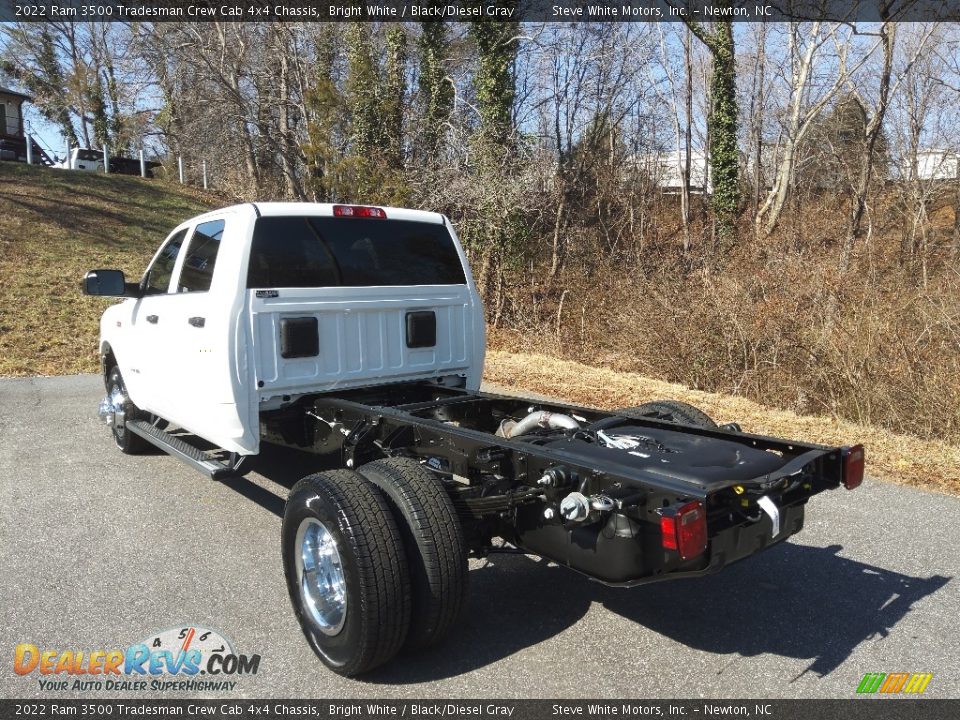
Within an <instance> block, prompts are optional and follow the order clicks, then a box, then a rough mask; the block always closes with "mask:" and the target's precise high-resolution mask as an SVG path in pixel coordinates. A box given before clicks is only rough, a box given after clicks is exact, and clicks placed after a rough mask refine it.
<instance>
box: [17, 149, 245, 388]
mask: <svg viewBox="0 0 960 720" xmlns="http://www.w3.org/2000/svg"><path fill="white" fill-rule="evenodd" d="M224 204H226V203H225V202H224V201H223V200H220V199H218V198H216V197H214V196H213V195H210V194H207V193H203V192H200V191H198V190H195V189H192V188H187V187H180V186H175V185H169V184H166V183H161V182H159V181H156V180H141V179H140V178H133V177H128V176H122V177H121V176H115V175H111V176H104V175H95V174H93V173H85V172H77V171H74V172H70V171H65V170H51V169H45V168H37V167H29V166H27V165H21V164H18V163H9V162H4V163H0V376H3V375H59V374H67V373H80V372H92V371H94V370H96V369H97V367H98V364H99V360H98V357H97V336H98V332H99V327H98V323H99V320H100V315H101V313H102V312H103V309H104V308H105V307H106V306H107V305H108V304H109V303H110V302H111V301H109V300H103V299H100V298H90V297H86V296H84V295H83V294H81V292H80V282H81V280H82V279H83V275H84V273H86V272H87V271H88V270H91V269H93V268H98V267H101V268H102V267H107V268H120V269H122V270H124V271H125V272H126V273H127V275H128V276H129V277H132V278H139V277H140V274H141V273H142V272H143V270H144V268H145V267H146V264H147V262H148V261H149V260H150V257H151V256H152V255H153V253H154V251H155V250H156V249H157V247H158V246H159V245H160V242H161V241H162V240H163V238H164V237H165V236H166V235H167V233H169V232H170V230H172V229H173V228H174V226H176V225H177V224H178V223H180V222H181V221H183V220H185V219H186V218H188V217H191V216H193V215H196V214H197V213H200V212H203V211H204V210H208V209H210V208H211V207H214V206H216V205H224Z"/></svg>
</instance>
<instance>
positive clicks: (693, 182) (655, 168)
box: [638, 150, 713, 195]
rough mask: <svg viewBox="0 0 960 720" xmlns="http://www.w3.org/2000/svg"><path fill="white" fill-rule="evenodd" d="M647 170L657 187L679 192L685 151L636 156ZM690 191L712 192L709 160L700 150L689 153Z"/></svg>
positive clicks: (681, 186) (681, 185)
mask: <svg viewBox="0 0 960 720" xmlns="http://www.w3.org/2000/svg"><path fill="white" fill-rule="evenodd" d="M638 162H639V163H640V164H642V165H643V166H644V168H645V169H646V170H647V172H649V173H650V175H651V176H652V177H653V178H654V181H655V182H656V184H657V187H659V188H662V189H663V190H665V191H666V192H677V193H678V192H680V191H681V190H683V168H684V165H685V163H686V153H685V152H684V151H682V150H673V151H669V152H662V153H657V154H655V155H647V156H644V157H641V158H638ZM690 191H691V192H695V193H703V192H706V193H707V194H708V195H709V194H711V193H712V192H713V182H712V179H711V177H710V162H709V160H708V158H707V156H706V154H705V153H704V152H703V151H702V150H693V151H691V153H690Z"/></svg>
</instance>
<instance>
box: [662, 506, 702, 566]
mask: <svg viewBox="0 0 960 720" xmlns="http://www.w3.org/2000/svg"><path fill="white" fill-rule="evenodd" d="M660 532H661V533H662V534H663V547H664V549H666V550H676V551H677V552H678V553H679V554H680V557H681V558H682V559H683V560H689V559H690V558H695V557H697V556H698V555H702V554H703V552H704V551H705V550H706V549H707V513H706V511H705V510H704V508H703V503H701V502H699V501H698V500H694V501H693V502H688V503H687V504H686V505H681V506H680V507H668V508H664V509H663V511H662V515H661V516H660Z"/></svg>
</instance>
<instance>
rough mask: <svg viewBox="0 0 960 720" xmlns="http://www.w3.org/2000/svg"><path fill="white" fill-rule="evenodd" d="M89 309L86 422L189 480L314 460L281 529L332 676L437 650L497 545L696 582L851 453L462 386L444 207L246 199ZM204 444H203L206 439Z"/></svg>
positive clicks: (852, 477)
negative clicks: (276, 461) (90, 415)
mask: <svg viewBox="0 0 960 720" xmlns="http://www.w3.org/2000/svg"><path fill="white" fill-rule="evenodd" d="M84 291H85V292H86V293H87V294H90V295H102V296H115V297H123V298H126V300H125V301H123V302H121V303H119V304H117V305H114V306H112V307H110V308H108V309H107V310H106V312H104V314H103V318H102V321H101V337H100V354H101V358H102V366H103V378H104V383H105V386H106V396H105V398H104V399H103V401H102V402H101V404H100V411H99V414H100V417H101V418H102V419H103V420H104V421H105V422H106V424H107V425H108V426H109V427H110V428H111V430H112V432H113V436H114V439H115V441H116V443H117V445H118V446H119V448H120V449H121V450H122V451H123V452H126V453H130V454H134V453H137V452H140V451H142V450H144V449H145V448H147V447H149V446H150V445H155V446H157V447H160V448H162V449H163V450H165V451H167V452H169V453H170V454H171V455H174V456H176V457H177V458H179V459H181V460H183V461H185V462H187V463H189V464H191V465H192V466H194V467H195V468H197V469H198V470H200V471H201V472H203V473H205V474H207V475H208V476H210V477H214V478H220V477H227V476H229V475H232V474H240V473H242V472H243V471H244V465H243V460H244V458H245V457H247V456H250V455H255V454H257V453H258V452H259V450H260V446H261V443H262V442H270V443H273V444H279V445H285V446H290V447H294V448H297V449H299V450H305V451H308V452H313V453H316V454H317V455H318V456H320V455H323V456H326V458H325V459H324V460H323V461H321V460H320V459H319V458H318V468H319V467H329V466H330V458H331V457H333V458H334V464H335V466H336V468H337V469H334V470H326V471H322V472H317V473H314V474H312V475H308V476H307V477H305V478H303V479H302V480H300V481H299V482H298V483H297V484H296V485H295V486H294V487H293V489H292V490H291V492H290V496H289V497H288V500H287V504H286V509H285V512H284V519H283V525H282V530H281V551H282V557H283V564H284V571H285V574H286V579H287V585H288V589H289V593H290V598H291V601H292V603H293V607H294V610H295V612H296V615H297V617H298V619H299V621H300V624H301V627H302V628H303V631H304V635H305V637H306V638H307V640H308V642H309V643H310V645H311V647H312V648H313V649H314V651H315V652H316V653H317V655H318V656H319V657H320V658H321V660H322V661H323V662H324V663H325V664H326V665H327V666H328V667H330V668H331V669H333V670H334V671H336V672H338V673H341V674H344V675H356V674H358V673H361V672H364V671H367V670H369V669H371V668H373V667H376V666H377V665H380V664H382V663H384V662H386V661H387V660H389V659H390V658H391V657H393V656H394V655H395V654H396V653H397V652H398V651H400V650H401V649H402V648H406V649H413V648H419V647H424V646H427V645H430V644H433V643H436V642H439V641H440V640H441V639H442V638H443V637H444V636H445V635H446V634H447V632H448V630H449V629H450V628H451V626H452V625H453V623H454V620H455V619H456V617H457V615H458V614H459V612H460V609H461V607H462V606H463V599H464V593H465V591H466V580H467V557H468V555H469V554H471V553H473V554H474V555H477V556H483V555H485V554H487V553H490V552H495V551H497V549H498V547H501V546H495V545H494V542H493V540H494V538H501V539H503V540H504V541H506V542H507V543H509V544H512V545H513V546H515V547H516V548H519V549H520V550H522V551H523V552H527V553H534V554H537V555H540V556H543V557H545V558H548V559H550V560H552V561H555V562H557V563H559V564H562V565H566V566H568V567H571V568H573V569H575V570H578V571H580V572H582V573H584V574H586V575H588V576H589V577H591V578H594V579H596V580H599V581H600V582H603V583H606V584H610V585H620V586H632V585H637V584H641V583H646V582H653V581H657V580H664V579H668V578H680V577H690V576H697V575H703V574H707V573H712V572H716V571H717V570H719V569H721V568H722V567H724V566H726V565H728V564H730V563H732V562H734V561H737V560H740V559H742V558H746V557H749V556H751V555H753V554H755V553H757V552H758V551H760V550H762V549H764V548H766V547H769V546H771V545H773V544H775V543H778V542H781V541H783V540H785V539H786V538H787V537H789V536H790V535H792V534H794V533H796V532H799V530H800V529H801V528H802V526H803V517H804V506H805V504H806V502H807V500H808V499H809V498H810V497H811V496H812V495H814V494H816V493H818V492H821V491H823V490H827V489H832V488H835V487H838V486H840V485H844V486H845V487H847V488H848V489H853V488H855V487H857V486H858V485H859V484H860V483H861V481H862V479H863V466H864V453H863V448H862V447H861V446H859V445H855V446H852V447H848V446H844V447H841V448H830V447H822V446H817V445H810V444H806V443H801V442H795V441H786V440H779V439H776V438H769V437H763V436H759V435H751V434H748V433H745V432H742V431H741V429H740V427H739V426H737V425H736V424H734V423H730V424H728V425H724V426H717V424H716V423H714V422H713V421H712V420H711V419H710V418H709V417H707V416H706V415H704V414H703V413H702V412H700V411H699V410H697V409H696V408H693V407H691V406H689V405H685V404H684V403H680V402H676V401H669V400H666V401H657V402H651V403H647V404H645V405H642V406H640V407H637V408H631V409H627V410H621V411H618V412H616V413H606V412H600V411H598V410H595V409H591V408H586V407H574V406H569V405H564V404H560V403H552V402H551V403H545V402H531V401H529V400H524V399H520V398H515V397H505V396H499V395H492V394H489V393H483V392H480V390H479V387H480V378H481V373H482V369H483V359H484V352H485V335H484V321H483V310H482V306H481V302H480V298H479V296H478V294H477V289H476V286H475V284H474V282H473V278H472V277H471V274H470V268H469V265H468V263H467V258H466V255H465V254H464V251H463V248H462V247H461V246H460V243H459V242H458V240H457V237H456V233H455V232H454V229H453V227H452V226H451V224H450V222H449V221H448V220H447V219H446V218H445V217H443V216H442V215H438V214H435V213H430V212H422V211H418V210H406V209H400V208H390V207H387V208H381V207H371V206H361V205H320V204H303V203H247V204H244V205H236V206H233V207H228V208H225V209H222V210H217V211H215V212H211V213H207V214H205V215H201V216H200V217H197V218H194V219H192V220H188V221H187V222H184V223H182V224H181V225H179V226H178V227H176V228H175V229H174V230H173V232H171V233H170V235H169V236H168V237H167V239H166V240H165V241H164V242H163V244H162V245H161V246H160V249H159V250H158V251H157V253H156V255H155V256H154V257H153V259H152V260H151V262H150V264H149V266H148V267H147V271H146V272H145V273H144V275H143V277H142V278H141V279H140V281H139V282H137V283H128V282H127V281H126V278H125V277H124V275H123V273H122V272H120V271H119V270H93V271H91V272H90V273H88V274H87V276H86V278H85V280H84ZM210 445H212V446H214V449H212V450H211V449H209V448H210Z"/></svg>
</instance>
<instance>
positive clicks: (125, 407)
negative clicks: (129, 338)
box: [100, 366, 150, 455]
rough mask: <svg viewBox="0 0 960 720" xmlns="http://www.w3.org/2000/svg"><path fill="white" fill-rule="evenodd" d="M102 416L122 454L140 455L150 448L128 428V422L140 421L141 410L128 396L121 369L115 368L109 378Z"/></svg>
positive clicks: (102, 406)
mask: <svg viewBox="0 0 960 720" xmlns="http://www.w3.org/2000/svg"><path fill="white" fill-rule="evenodd" d="M100 414H101V416H104V417H105V418H106V419H107V423H108V424H109V425H110V429H111V431H112V432H113V440H114V442H116V443H117V447H118V448H120V452H123V453H126V454H127V455H138V454H140V453H142V452H144V451H146V450H147V449H148V448H149V447H150V443H148V442H147V441H146V440H144V439H143V438H142V437H140V436H139V435H134V434H133V433H132V432H130V429H129V428H128V427H127V421H130V420H138V419H140V414H141V413H140V410H139V408H137V406H136V405H134V404H133V401H132V400H130V396H129V395H128V394H127V386H126V385H125V384H124V382H123V376H122V375H121V374H120V368H118V367H116V366H114V367H113V368H111V369H110V374H109V375H108V376H107V396H106V397H105V398H104V399H103V402H102V403H101V412H100Z"/></svg>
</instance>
